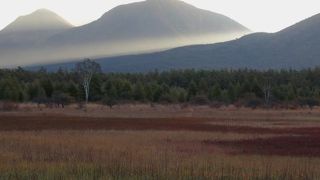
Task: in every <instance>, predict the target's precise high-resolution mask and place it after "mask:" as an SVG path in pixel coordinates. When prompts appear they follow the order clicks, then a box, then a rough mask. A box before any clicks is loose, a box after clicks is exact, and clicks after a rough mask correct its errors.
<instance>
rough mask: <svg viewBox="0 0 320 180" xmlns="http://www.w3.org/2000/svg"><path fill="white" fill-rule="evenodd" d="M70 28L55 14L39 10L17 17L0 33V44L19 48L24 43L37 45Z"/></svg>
mask: <svg viewBox="0 0 320 180" xmlns="http://www.w3.org/2000/svg"><path fill="white" fill-rule="evenodd" d="M71 27H72V25H71V24H70V23H68V22H67V21H65V20H64V19H62V18H61V17H60V16H58V15H57V14H55V13H53V12H51V11H49V10H46V9H40V10H37V11H35V12H33V13H31V14H29V15H26V16H20V17H18V18H17V19H16V20H15V21H14V22H12V23H11V24H9V25H8V26H7V27H5V28H4V29H3V30H2V31H0V44H2V45H7V44H16V45H20V46H21V45H23V44H26V43H28V44H29V43H37V42H40V41H44V40H46V39H47V38H49V37H51V36H53V35H55V34H57V33H60V32H62V31H64V30H66V29H69V28H71ZM29 45H30V44H29Z"/></svg>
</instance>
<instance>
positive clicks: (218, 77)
mask: <svg viewBox="0 0 320 180" xmlns="http://www.w3.org/2000/svg"><path fill="white" fill-rule="evenodd" d="M79 77H80V75H79V72H77V71H76V70H70V71H68V70H63V69H60V70H58V71H57V72H47V71H46V69H44V68H41V69H40V70H38V71H37V72H34V71H27V70H24V69H23V68H21V67H19V68H16V69H2V70H0V101H2V102H21V103H23V102H33V103H38V104H46V105H53V104H58V105H62V106H64V105H67V104H70V103H83V102H84V101H85V91H84V87H83V83H82V82H81V79H80V78H79ZM89 86H90V92H89V97H88V100H89V102H93V103H101V104H105V105H108V106H110V108H112V106H114V105H116V104H124V103H150V104H155V103H161V104H194V105H210V106H214V107H220V106H223V105H230V104H233V105H235V106H237V107H251V108H256V107H284V108H297V107H310V108H312V107H314V106H318V105H319V104H320V103H319V102H320V101H319V99H320V68H314V69H305V70H269V71H257V70H248V69H242V70H172V71H167V72H158V71H153V72H149V73H102V72H97V73H94V74H93V76H92V80H91V83H90V84H89Z"/></svg>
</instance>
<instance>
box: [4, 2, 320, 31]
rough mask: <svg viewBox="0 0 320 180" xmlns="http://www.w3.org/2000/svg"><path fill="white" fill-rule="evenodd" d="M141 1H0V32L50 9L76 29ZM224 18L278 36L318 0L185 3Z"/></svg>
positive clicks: (313, 10) (314, 9)
mask: <svg viewBox="0 0 320 180" xmlns="http://www.w3.org/2000/svg"><path fill="white" fill-rule="evenodd" d="M135 1H139V0H0V2H1V6H0V28H1V29H2V28H4V27H5V26H6V25H7V24H9V23H10V22H12V21H14V20H15V19H16V18H17V17H18V16H20V15H25V14H29V13H31V12H33V11H35V10H37V9H39V8H47V9H50V10H52V11H54V12H56V13H58V14H59V15H61V16H62V17H64V18H65V19H66V20H67V21H69V22H70V23H72V24H74V25H77V26H78V25H82V24H86V23H88V22H91V21H93V20H96V19H97V18H99V17H100V16H101V15H102V14H104V13H105V12H106V11H108V10H110V9H111V8H113V7H115V6H117V5H121V4H126V3H130V2H135ZM184 1H185V2H188V3H190V4H193V5H195V6H197V7H199V8H202V9H207V10H211V11H214V12H217V13H221V14H224V15H226V16H229V17H231V18H233V19H234V20H236V21H238V22H240V23H241V24H243V25H245V26H246V27H248V28H249V29H251V30H253V31H264V32H275V31H278V30H281V29H283V28H285V27H287V26H290V25H292V24H294V23H296V22H298V21H300V20H303V19H305V18H308V17H310V16H312V15H314V14H317V13H320V1H319V0H184Z"/></svg>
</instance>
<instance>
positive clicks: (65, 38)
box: [8, 0, 250, 64]
mask: <svg viewBox="0 0 320 180" xmlns="http://www.w3.org/2000/svg"><path fill="white" fill-rule="evenodd" d="M249 32H250V31H249V30H248V29H247V28H245V27H244V26H242V25H241V24H239V23H237V22H236V21H234V20H232V19H230V18H228V17H226V16H223V15H221V14H217V13H213V12H210V11H206V10H202V9H199V8H196V7H194V6H192V5H189V4H187V3H185V2H183V1H180V0H147V1H142V2H136V3H131V4H126V5H121V6H118V7H115V8H114V9H112V10H110V11H108V12H107V13H105V14H104V15H103V16H102V17H101V18H99V19H98V20H96V21H94V22H92V23H89V24H86V25H83V26H80V27H74V28H69V29H67V30H65V31H62V32H60V33H55V34H54V35H52V36H50V37H48V38H46V40H44V41H41V43H38V44H37V46H36V47H33V51H31V50H30V51H28V53H19V56H18V57H17V55H15V56H14V58H9V56H8V58H9V59H14V60H16V59H21V58H23V61H22V60H20V61H19V62H21V63H24V64H30V63H48V62H52V61H56V60H60V61H64V60H66V59H69V60H70V59H76V58H80V59H82V58H85V57H91V58H92V57H105V56H115V55H124V54H136V53H142V52H144V53H145V52H155V51H159V50H164V49H169V48H174V47H179V46H184V45H191V44H204V43H213V42H221V41H225V40H230V39H235V38H238V37H241V36H242V35H244V34H247V33H249ZM11 54H15V53H11Z"/></svg>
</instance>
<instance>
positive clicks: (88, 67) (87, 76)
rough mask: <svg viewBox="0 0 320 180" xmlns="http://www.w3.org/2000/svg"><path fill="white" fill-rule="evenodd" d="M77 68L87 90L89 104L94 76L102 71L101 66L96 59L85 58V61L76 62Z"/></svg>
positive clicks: (85, 90) (86, 96) (86, 95)
mask: <svg viewBox="0 0 320 180" xmlns="http://www.w3.org/2000/svg"><path fill="white" fill-rule="evenodd" d="M75 70H76V72H77V73H78V76H79V78H80V80H81V83H82V86H83V88H84V92H85V99H86V104H88V100H89V93H90V83H91V80H92V76H93V75H94V74H96V73H100V72H101V67H100V65H99V64H98V63H96V62H95V61H92V60H90V59H85V60H84V61H82V62H79V63H78V64H76V69H75Z"/></svg>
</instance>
